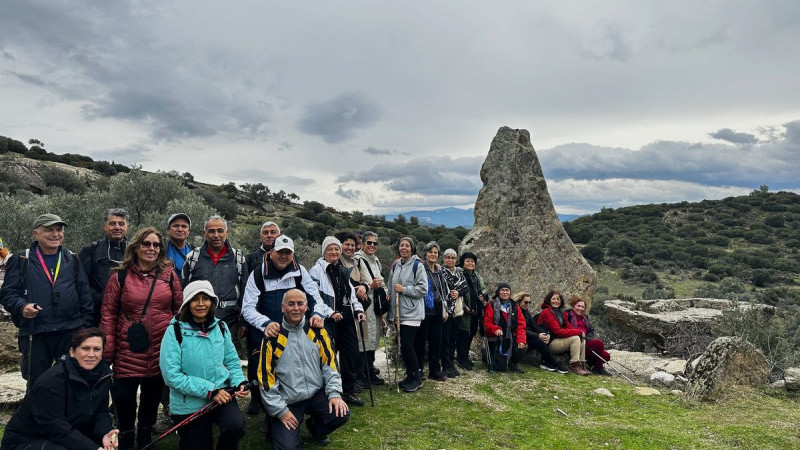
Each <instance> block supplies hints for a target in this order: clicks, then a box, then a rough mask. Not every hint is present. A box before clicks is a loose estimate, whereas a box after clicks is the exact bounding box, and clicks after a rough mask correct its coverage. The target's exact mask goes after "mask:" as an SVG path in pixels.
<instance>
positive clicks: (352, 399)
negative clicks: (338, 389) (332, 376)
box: [342, 392, 364, 406]
mask: <svg viewBox="0 0 800 450" xmlns="http://www.w3.org/2000/svg"><path fill="white" fill-rule="evenodd" d="M342 400H344V401H345V403H347V404H348V405H351V406H364V400H361V397H359V396H358V395H356V394H355V393H354V392H345V393H344V394H342Z"/></svg>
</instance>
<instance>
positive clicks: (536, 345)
mask: <svg viewBox="0 0 800 450" xmlns="http://www.w3.org/2000/svg"><path fill="white" fill-rule="evenodd" d="M527 339H528V350H527V351H526V352H525V353H529V352H532V351H537V352H539V355H540V356H541V357H542V362H543V363H545V364H549V365H551V366H554V365H556V359H555V358H554V357H553V354H552V353H551V352H550V346H549V345H547V344H545V343H544V342H542V341H541V340H540V339H539V335H537V334H535V333H527Z"/></svg>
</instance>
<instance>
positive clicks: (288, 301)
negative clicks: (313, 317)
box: [281, 291, 308, 325]
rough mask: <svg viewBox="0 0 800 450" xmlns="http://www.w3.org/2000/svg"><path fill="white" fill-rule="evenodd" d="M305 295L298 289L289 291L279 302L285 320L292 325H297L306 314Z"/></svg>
mask: <svg viewBox="0 0 800 450" xmlns="http://www.w3.org/2000/svg"><path fill="white" fill-rule="evenodd" d="M307 309H308V307H307V306H306V296H305V294H303V293H302V292H299V291H291V292H288V293H287V294H286V298H285V299H284V300H283V303H281V311H282V312H283V317H285V318H286V321H287V322H289V323H291V324H292V325H297V324H298V323H300V321H301V320H303V316H304V315H305V314H306V310H307Z"/></svg>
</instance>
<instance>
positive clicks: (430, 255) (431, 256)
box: [425, 247, 439, 264]
mask: <svg viewBox="0 0 800 450" xmlns="http://www.w3.org/2000/svg"><path fill="white" fill-rule="evenodd" d="M425 261H427V262H428V263H429V264H436V261H439V249H438V248H436V247H433V248H432V249H430V250H428V251H427V252H425Z"/></svg>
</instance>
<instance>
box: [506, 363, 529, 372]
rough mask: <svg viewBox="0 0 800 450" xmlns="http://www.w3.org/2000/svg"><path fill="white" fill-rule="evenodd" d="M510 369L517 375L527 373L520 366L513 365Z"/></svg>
mask: <svg viewBox="0 0 800 450" xmlns="http://www.w3.org/2000/svg"><path fill="white" fill-rule="evenodd" d="M508 368H509V369H510V370H511V371H512V372H516V373H525V371H524V370H522V368H521V367H520V366H519V364H512V365H510V366H508Z"/></svg>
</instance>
